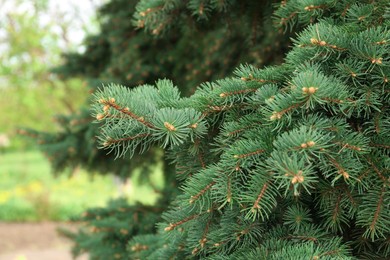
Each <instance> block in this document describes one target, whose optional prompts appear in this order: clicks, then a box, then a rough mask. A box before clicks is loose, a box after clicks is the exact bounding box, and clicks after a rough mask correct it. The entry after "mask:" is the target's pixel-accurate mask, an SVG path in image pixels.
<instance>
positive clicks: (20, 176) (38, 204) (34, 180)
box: [0, 151, 162, 221]
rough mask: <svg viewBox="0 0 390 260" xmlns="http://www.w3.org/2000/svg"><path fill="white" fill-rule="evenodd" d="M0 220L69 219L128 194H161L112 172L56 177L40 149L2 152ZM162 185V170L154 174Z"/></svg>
mask: <svg viewBox="0 0 390 260" xmlns="http://www.w3.org/2000/svg"><path fill="white" fill-rule="evenodd" d="M0 172H1V174H0V221H40V220H56V221H62V220H69V219H70V218H72V217H74V216H77V215H80V214H81V213H82V212H83V211H85V210H86V209H87V208H90V207H97V206H104V205H105V204H106V202H107V201H108V200H110V199H113V198H117V197H118V196H121V195H125V196H126V197H127V198H128V199H127V200H128V202H129V203H135V202H137V201H139V202H142V203H144V204H152V203H154V201H155V200H156V198H157V197H158V194H157V193H156V192H155V191H154V190H153V189H152V188H151V187H150V186H148V185H144V184H143V183H140V181H139V178H138V176H139V174H135V175H134V177H133V178H132V179H131V180H129V182H130V185H128V186H125V185H122V184H119V185H118V184H117V183H115V179H113V178H112V176H109V175H107V176H101V175H97V176H93V177H91V176H90V175H88V174H87V173H86V172H85V171H83V170H77V171H75V172H73V173H69V175H64V174H63V175H61V176H57V177H54V176H53V175H52V174H51V173H50V165H49V162H48V161H47V160H46V159H45V158H44V156H43V155H42V154H41V153H40V152H37V151H30V152H12V153H6V154H0ZM151 178H153V182H154V183H155V184H156V186H157V187H159V186H161V185H162V183H161V181H162V178H161V170H160V169H156V171H155V173H154V174H153V175H152V176H151Z"/></svg>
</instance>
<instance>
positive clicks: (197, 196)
mask: <svg viewBox="0 0 390 260" xmlns="http://www.w3.org/2000/svg"><path fill="white" fill-rule="evenodd" d="M215 183H216V182H215V181H212V182H211V183H209V184H208V185H207V186H206V187H204V188H203V189H202V190H201V191H200V192H198V193H197V194H196V195H194V196H191V199H190V204H192V203H194V202H195V201H196V200H197V199H199V197H200V196H202V195H203V194H204V193H205V192H206V191H208V190H209V189H210V188H211V187H213V186H214V185H215Z"/></svg>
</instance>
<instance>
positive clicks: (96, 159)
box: [29, 0, 290, 177]
mask: <svg viewBox="0 0 390 260" xmlns="http://www.w3.org/2000/svg"><path fill="white" fill-rule="evenodd" d="M192 2H193V1H189V2H188V3H187V1H141V2H140V1H136V0H112V1H110V2H108V3H107V4H106V5H104V6H102V7H101V8H100V11H99V21H100V23H101V32H99V34H97V35H93V36H90V37H88V38H87V39H86V40H85V51H84V52H83V53H68V54H65V55H64V58H65V63H64V64H63V65H62V66H59V67H57V68H55V69H54V72H56V73H57V74H58V75H59V76H60V77H62V78H64V79H67V78H74V77H81V78H83V79H85V80H86V81H87V82H86V84H87V85H89V86H91V92H92V93H93V92H94V91H95V90H96V88H97V87H99V86H101V85H102V83H104V84H108V83H116V84H121V85H126V86H136V85H140V84H145V83H148V84H153V83H154V82H155V81H156V80H157V79H159V78H164V77H167V78H170V79H172V80H174V81H175V82H176V83H178V84H179V85H180V90H181V93H182V94H184V95H189V94H191V93H193V92H194V90H195V87H196V86H197V85H198V84H200V83H201V82H205V81H209V80H216V79H218V78H222V77H225V76H226V75H228V74H230V73H231V71H232V70H233V68H234V67H236V66H238V65H239V64H240V63H242V62H250V63H251V64H255V65H258V66H261V65H264V64H275V63H280V62H281V61H282V58H283V55H284V53H285V51H286V50H287V48H288V47H287V46H288V44H289V43H290V40H289V37H288V35H283V34H282V33H281V31H275V30H274V29H273V27H272V26H271V24H272V23H271V21H270V19H271V16H270V14H271V13H272V5H271V3H267V4H264V3H250V2H248V3H238V2H235V3H234V2H231V3H228V2H225V4H223V2H224V1H222V2H221V3H219V4H218V3H217V2H215V3H214V4H213V7H212V9H209V8H207V10H208V11H207V13H208V15H209V16H208V19H207V20H205V19H203V18H202V19H200V18H199V17H198V16H193V15H192V14H191V12H192V11H191V10H192V9H191V8H193V7H194V3H192ZM195 2H196V1H195ZM199 4H200V2H199ZM143 8H144V9H143ZM153 8H155V9H153ZM210 8H211V7H210ZM137 10H138V11H137ZM140 10H144V11H145V10H149V11H147V12H146V13H147V15H146V13H145V14H144V15H145V17H144V18H145V19H146V20H145V22H142V21H143V20H137V18H136V17H138V16H140V15H141V14H142V11H140ZM152 10H153V12H152ZM133 14H134V16H135V18H134V19H132V17H133ZM177 14H180V15H177ZM152 16H153V17H152ZM176 16H177V19H175V20H171V18H172V17H176ZM162 17H166V19H168V20H169V21H170V23H166V24H165V23H161V24H164V26H165V27H164V28H162V27H161V28H159V29H156V28H152V27H151V26H152V25H153V23H151V21H156V19H159V18H162ZM168 17H169V18H168ZM240 17H244V18H245V19H243V18H240ZM204 18H206V17H204ZM136 21H138V22H136ZM137 23H138V25H135V24H137ZM143 24H144V26H145V28H148V29H147V30H146V31H148V32H149V31H150V30H151V31H154V33H152V34H150V33H148V32H146V31H145V30H142V28H140V27H142V26H141V25H143ZM136 26H138V28H137V27H136ZM260 28H261V29H262V30H259V29H260ZM168 29H169V30H168ZM156 30H157V31H156ZM265 35H267V37H264V36H265ZM89 102H90V101H87V104H89ZM138 102H140V101H138ZM90 114H91V112H90V110H89V109H88V108H84V109H80V111H78V112H77V113H74V114H72V115H70V116H69V115H66V116H65V115H61V116H58V117H57V122H58V123H59V124H60V125H61V127H62V130H61V131H58V132H56V133H49V132H37V131H33V130H29V133H30V135H31V136H32V137H34V138H36V139H37V140H38V143H39V144H40V147H41V149H42V150H43V151H44V152H45V153H46V154H47V156H48V157H49V159H50V160H51V161H52V166H53V169H54V170H55V171H57V172H59V171H61V170H63V169H64V168H67V167H72V168H73V167H77V166H82V167H84V168H86V169H87V170H89V171H90V172H96V171H98V172H100V173H108V172H110V173H114V174H117V175H120V176H123V177H127V176H128V175H129V174H131V172H132V171H133V170H134V169H135V168H137V167H140V165H143V166H142V167H146V168H147V166H149V165H150V163H149V162H148V164H147V165H145V164H144V157H140V156H138V153H136V154H135V156H134V157H133V158H132V160H129V159H124V160H118V161H116V162H115V163H114V162H113V158H114V157H115V156H113V154H112V155H111V154H109V155H107V154H106V153H105V152H104V151H101V150H98V149H97V146H98V145H97V143H96V138H95V136H96V135H98V131H99V130H98V125H96V124H91V122H92V120H93V119H92V118H91V116H90ZM158 153H160V151H159V149H156V148H154V149H150V150H149V151H148V156H147V157H148V158H152V159H151V160H153V158H154V157H156V156H158ZM152 164H153V163H152ZM146 171H150V169H147V170H146Z"/></svg>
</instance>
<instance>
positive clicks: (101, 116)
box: [96, 114, 104, 120]
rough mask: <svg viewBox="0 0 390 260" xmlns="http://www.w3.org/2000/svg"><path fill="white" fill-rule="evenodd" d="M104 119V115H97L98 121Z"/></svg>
mask: <svg viewBox="0 0 390 260" xmlns="http://www.w3.org/2000/svg"><path fill="white" fill-rule="evenodd" d="M103 118H104V115H103V114H97V115H96V119H97V120H102V119H103Z"/></svg>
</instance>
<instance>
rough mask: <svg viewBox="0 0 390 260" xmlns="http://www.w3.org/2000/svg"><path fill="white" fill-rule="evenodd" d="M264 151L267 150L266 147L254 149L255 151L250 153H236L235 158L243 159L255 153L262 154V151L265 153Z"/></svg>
mask: <svg viewBox="0 0 390 260" xmlns="http://www.w3.org/2000/svg"><path fill="white" fill-rule="evenodd" d="M264 152H265V150H264V149H258V150H256V151H253V152H250V153H245V154H235V155H234V158H237V159H243V158H246V157H249V156H253V155H257V154H261V153H264Z"/></svg>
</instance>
